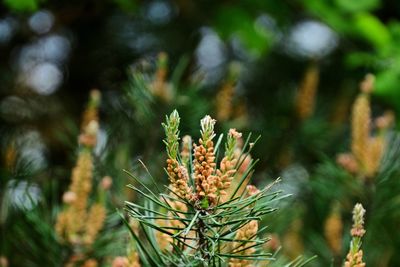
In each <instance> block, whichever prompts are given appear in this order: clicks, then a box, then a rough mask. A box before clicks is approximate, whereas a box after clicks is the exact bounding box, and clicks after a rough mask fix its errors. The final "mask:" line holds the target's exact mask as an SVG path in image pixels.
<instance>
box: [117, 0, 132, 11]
mask: <svg viewBox="0 0 400 267" xmlns="http://www.w3.org/2000/svg"><path fill="white" fill-rule="evenodd" d="M114 2H115V3H116V4H117V5H118V7H119V8H120V9H121V10H123V11H126V12H132V11H136V10H137V9H138V4H137V2H136V1H135V0H114Z"/></svg>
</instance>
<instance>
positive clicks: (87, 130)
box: [55, 90, 112, 266]
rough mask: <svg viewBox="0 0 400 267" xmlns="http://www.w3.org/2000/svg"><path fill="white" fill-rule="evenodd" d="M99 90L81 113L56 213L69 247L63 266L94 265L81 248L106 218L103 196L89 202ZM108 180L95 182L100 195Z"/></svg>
mask: <svg viewBox="0 0 400 267" xmlns="http://www.w3.org/2000/svg"><path fill="white" fill-rule="evenodd" d="M99 104H100V92H99V91H97V90H93V91H92V92H91V94H90V100H89V103H88V106H87V108H86V110H85V112H84V114H83V122H82V125H81V128H82V133H81V134H80V136H79V139H78V142H79V145H80V148H79V151H78V157H77V162H76V166H75V167H74V169H73V170H72V175H71V184H70V186H69V189H68V191H67V192H65V193H64V195H63V202H64V208H63V210H62V211H61V212H60V213H59V214H58V217H57V223H56V226H55V228H56V232H57V234H58V237H59V238H60V240H61V241H62V242H66V243H68V244H70V245H71V246H72V250H73V254H72V255H71V257H70V259H69V261H68V263H67V264H66V266H75V265H76V263H77V262H83V263H82V266H97V261H96V260H94V259H85V258H86V256H85V250H87V249H88V248H90V247H91V246H92V244H93V243H94V242H95V240H96V237H97V235H98V233H99V231H100V230H101V229H102V228H103V224H104V220H105V217H106V209H105V203H104V196H103V197H101V196H99V200H98V201H96V202H94V203H93V204H92V205H89V199H90V196H91V192H92V187H93V168H94V167H93V156H92V153H93V149H94V147H95V145H96V142H97V134H98V129H99V122H98V107H99ZM111 184H112V179H111V178H110V177H108V176H106V177H104V178H103V179H102V181H101V183H100V185H99V194H100V195H104V193H105V191H106V190H108V189H109V188H110V186H111Z"/></svg>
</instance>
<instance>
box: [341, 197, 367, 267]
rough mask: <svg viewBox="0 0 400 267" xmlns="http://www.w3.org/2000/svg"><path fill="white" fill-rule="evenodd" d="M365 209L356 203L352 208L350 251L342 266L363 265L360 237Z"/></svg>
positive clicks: (362, 232) (362, 230) (358, 266)
mask: <svg viewBox="0 0 400 267" xmlns="http://www.w3.org/2000/svg"><path fill="white" fill-rule="evenodd" d="M364 215H365V209H364V207H363V206H362V205H361V204H359V203H358V204H356V205H355V206H354V209H353V227H352V228H351V231H350V233H351V236H352V240H351V243H350V251H349V253H348V254H347V257H346V261H345V263H344V267H365V263H364V262H363V259H362V257H363V251H362V250H361V238H362V237H363V236H364V234H365V230H364Z"/></svg>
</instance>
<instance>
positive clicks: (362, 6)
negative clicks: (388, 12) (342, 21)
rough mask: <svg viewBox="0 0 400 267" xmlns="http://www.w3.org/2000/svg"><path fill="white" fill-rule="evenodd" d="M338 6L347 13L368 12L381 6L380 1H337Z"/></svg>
mask: <svg viewBox="0 0 400 267" xmlns="http://www.w3.org/2000/svg"><path fill="white" fill-rule="evenodd" d="M335 3H336V5H337V6H338V7H340V8H341V9H343V10H345V11H350V12H354V11H368V10H373V9H375V8H377V7H378V6H379V5H380V1H379V0H357V1H348V0H336V1H335Z"/></svg>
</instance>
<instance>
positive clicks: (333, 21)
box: [304, 0, 350, 33]
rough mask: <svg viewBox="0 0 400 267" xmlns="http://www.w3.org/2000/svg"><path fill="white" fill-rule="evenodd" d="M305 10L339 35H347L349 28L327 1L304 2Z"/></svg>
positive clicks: (311, 0)
mask: <svg viewBox="0 0 400 267" xmlns="http://www.w3.org/2000/svg"><path fill="white" fill-rule="evenodd" d="M304 5H305V6H306V8H307V9H308V10H309V11H310V12H311V13H312V14H313V15H314V16H316V17H318V18H320V19H321V20H322V21H324V22H325V23H327V24H328V25H329V26H330V27H331V28H333V29H334V30H335V31H337V32H340V33H349V32H350V28H349V24H348V22H347V21H346V20H344V19H343V17H342V15H341V14H340V13H339V12H338V10H335V7H334V6H331V5H330V4H329V3H327V1H319V0H309V1H304Z"/></svg>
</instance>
